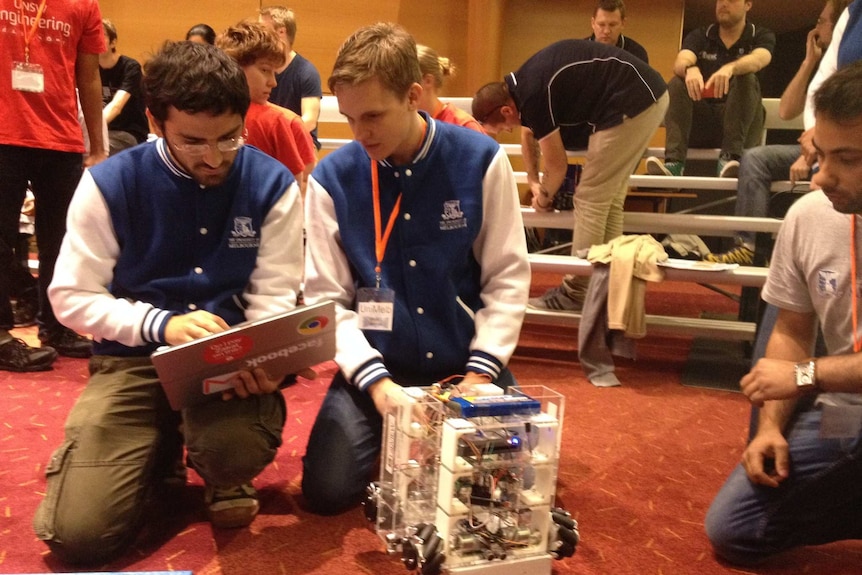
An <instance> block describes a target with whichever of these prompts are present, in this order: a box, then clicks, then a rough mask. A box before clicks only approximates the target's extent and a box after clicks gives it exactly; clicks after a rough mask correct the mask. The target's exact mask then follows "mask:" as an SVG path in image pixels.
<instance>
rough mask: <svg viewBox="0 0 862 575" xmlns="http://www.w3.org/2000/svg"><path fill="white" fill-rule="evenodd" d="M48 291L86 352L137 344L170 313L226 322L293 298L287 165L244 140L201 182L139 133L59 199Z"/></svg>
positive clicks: (160, 330)
mask: <svg viewBox="0 0 862 575" xmlns="http://www.w3.org/2000/svg"><path fill="white" fill-rule="evenodd" d="M67 227H68V229H67V233H66V237H65V238H64V240H63V246H62V248H61V251H60V256H59V258H58V260H57V267H56V270H55V273H54V279H53V281H52V283H51V287H50V291H49V294H50V299H51V303H52V305H53V306H54V309H55V311H56V313H57V316H58V318H59V319H60V321H61V322H62V323H63V324H64V325H66V326H68V327H70V328H72V329H74V330H75V331H78V332H80V333H90V334H92V335H93V338H94V341H95V344H94V353H96V354H103V355H120V356H143V355H149V354H150V353H151V352H152V351H153V350H154V349H155V348H156V347H158V346H159V345H162V344H164V330H165V325H166V323H167V321H168V319H170V317H172V316H173V315H176V314H183V313H188V312H190V311H194V310H206V311H209V312H211V313H213V314H216V315H218V316H220V317H221V318H222V319H224V320H225V321H226V322H227V323H228V324H229V325H232V324H236V323H239V322H241V321H244V320H246V319H257V318H260V317H265V316H268V315H272V314H274V313H277V312H281V311H285V310H289V309H292V308H293V307H294V305H295V304H296V293H297V291H298V289H299V285H300V280H301V274H302V209H301V203H300V199H299V191H298V188H297V186H296V184H295V182H294V179H293V176H292V175H291V174H290V172H289V171H288V170H287V169H286V168H285V167H284V166H282V165H281V164H280V163H279V162H277V161H276V160H273V159H272V158H270V157H269V156H267V155H266V154H264V153H262V152H260V151H259V150H257V149H255V148H253V147H251V146H245V147H243V148H241V149H240V150H239V151H238V152H237V155H236V158H235V160H234V163H233V165H232V167H231V169H230V172H229V173H228V175H227V178H226V179H225V181H224V182H223V183H222V184H221V185H218V186H211V187H202V186H201V185H199V184H198V183H196V182H195V181H194V180H193V179H192V178H191V176H189V175H188V174H187V173H185V172H184V171H183V170H182V169H181V168H180V167H179V166H178V165H177V164H176V163H175V162H174V161H173V160H172V158H171V157H170V156H169V154H168V153H167V149H166V146H165V142H164V140H161V139H160V140H157V141H155V142H152V143H147V144H142V145H140V146H137V147H135V148H132V149H130V150H127V151H125V152H123V153H122V154H118V155H117V156H114V157H111V158H109V159H108V160H106V161H105V162H103V163H101V164H99V165H97V166H95V167H93V168H91V169H89V170H88V171H86V172H85V173H84V176H83V177H82V179H81V182H80V184H79V185H78V189H77V190H76V192H75V196H74V198H73V199H72V203H71V205H70V207H69V214H68V223H67Z"/></svg>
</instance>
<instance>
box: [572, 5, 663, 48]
mask: <svg viewBox="0 0 862 575" xmlns="http://www.w3.org/2000/svg"><path fill="white" fill-rule="evenodd" d="M590 26H591V27H592V29H593V34H592V35H591V36H590V37H589V38H587V40H592V41H593V42H601V43H602V44H607V45H608V46H616V47H617V48H620V49H621V50H625V51H626V52H628V53H630V54H633V55H635V56H637V57H638V58H640V59H641V60H643V61H644V62H646V63H647V64H649V56H648V55H647V51H646V48H644V47H643V46H641V45H640V44H639V43H637V42H635V41H634V40H633V39H631V38H629V37H628V36H625V35H624V34H623V28H625V27H626V5H625V2H623V0H598V1H597V2H596V8H595V10H593V17H592V18H590Z"/></svg>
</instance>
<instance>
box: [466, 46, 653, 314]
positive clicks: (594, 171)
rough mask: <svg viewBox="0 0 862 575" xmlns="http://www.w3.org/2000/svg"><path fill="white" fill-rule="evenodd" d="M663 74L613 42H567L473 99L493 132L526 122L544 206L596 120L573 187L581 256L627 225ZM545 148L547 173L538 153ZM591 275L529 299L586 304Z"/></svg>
mask: <svg viewBox="0 0 862 575" xmlns="http://www.w3.org/2000/svg"><path fill="white" fill-rule="evenodd" d="M667 104H668V96H667V91H666V88H665V82H664V80H663V79H662V77H661V75H660V74H659V73H658V72H656V71H655V70H653V69H652V68H650V67H649V65H648V64H647V63H646V62H644V61H643V60H641V59H640V58H637V57H635V56H632V55H631V54H629V53H628V52H626V51H624V50H620V49H619V48H616V47H614V46H607V45H605V44H600V43H599V42H590V41H588V40H562V41H560V42H556V43H554V44H551V45H550V46H548V47H546V48H544V49H542V50H539V51H538V52H536V53H535V54H534V55H533V56H531V57H530V58H529V59H528V60H527V61H526V62H525V63H524V64H523V65H522V66H521V67H520V68H519V69H518V70H517V71H516V72H513V73H510V74H509V75H507V76H506V78H505V81H504V82H491V83H490V84H486V85H485V86H483V87H482V88H480V89H479V91H478V92H477V93H476V96H475V97H474V98H473V116H474V117H475V118H476V119H477V120H479V122H480V123H481V124H482V125H483V127H484V128H485V131H487V132H488V133H489V134H497V133H499V132H511V131H512V130H513V129H515V128H520V130H521V153H522V155H523V159H524V164H525V167H526V171H527V181H528V182H529V185H530V191H531V193H532V196H533V199H532V205H533V207H534V208H535V209H537V210H542V211H551V210H553V209H554V208H553V196H554V193H555V192H556V191H557V190H559V189H560V185H561V184H562V183H563V180H564V178H565V176H566V170H567V168H568V161H567V157H566V150H572V149H578V148H575V147H572V141H571V137H572V135H575V136H576V139H579V137H580V135H581V134H584V133H585V132H586V130H584V128H585V127H587V126H589V130H588V133H589V139H588V141H587V142H586V143H587V152H586V161H585V164H584V169H583V172H582V173H581V179H580V182H579V183H578V187H577V190H576V191H575V194H574V198H573V201H574V208H575V209H574V221H573V223H574V235H573V239H572V255H576V254H577V253H578V252H579V251H580V250H583V249H589V248H590V246H593V245H597V244H604V243H607V242H609V241H611V240H612V239H614V238H615V237H617V236H619V235H620V234H622V232H623V204H624V202H625V198H626V194H627V193H628V189H629V185H628V180H629V175H630V174H631V173H632V172H633V171H634V169H635V168H636V167H637V164H638V162H639V161H640V159H641V157H642V155H643V152H644V149H646V147H647V145H648V144H649V141H650V139H651V138H652V137H653V135H654V134H655V131H656V129H657V128H658V127H659V124H660V123H661V119H662V117H664V113H665V111H666V110H667ZM540 156H544V164H545V165H544V172H543V173H542V174H541V176H540V172H539V159H540ZM587 284H589V278H584V277H575V276H566V277H565V278H564V279H563V283H562V284H561V285H560V286H558V287H555V288H553V289H551V290H549V291H548V292H546V293H545V294H544V295H543V296H541V297H537V298H533V299H531V300H530V306H531V307H534V308H538V309H550V310H559V311H577V310H579V309H581V307H582V306H583V302H584V297H585V296H586V292H587Z"/></svg>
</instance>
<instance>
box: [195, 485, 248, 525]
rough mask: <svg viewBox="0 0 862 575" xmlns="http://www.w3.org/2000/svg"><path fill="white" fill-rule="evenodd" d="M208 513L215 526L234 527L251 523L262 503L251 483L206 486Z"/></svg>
mask: <svg viewBox="0 0 862 575" xmlns="http://www.w3.org/2000/svg"><path fill="white" fill-rule="evenodd" d="M204 497H205V501H206V506H207V514H208V515H209V519H210V523H212V524H213V527H218V528H219V529H233V528H235V527H245V526H246V525H249V524H250V523H251V522H252V521H253V520H254V518H255V516H257V512H258V510H259V509H260V504H259V503H258V501H257V491H255V489H254V487H252V486H251V483H243V484H242V485H238V486H236V487H211V486H209V485H207V486H206V494H205V496H204Z"/></svg>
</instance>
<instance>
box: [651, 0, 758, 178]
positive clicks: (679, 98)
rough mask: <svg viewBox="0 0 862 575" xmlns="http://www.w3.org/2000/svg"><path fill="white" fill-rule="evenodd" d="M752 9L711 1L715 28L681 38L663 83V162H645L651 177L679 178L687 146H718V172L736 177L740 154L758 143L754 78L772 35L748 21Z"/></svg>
mask: <svg viewBox="0 0 862 575" xmlns="http://www.w3.org/2000/svg"><path fill="white" fill-rule="evenodd" d="M751 4H752V3H751V0H716V3H715V17H716V20H717V23H715V24H710V25H709V26H707V27H705V28H698V29H696V30H694V31H692V32H690V33H689V34H687V35H686V37H685V38H684V39H683V41H682V50H680V52H679V54H678V55H677V57H676V61H675V62H674V64H673V73H674V76H673V78H671V80H670V82H668V92H669V93H670V107H669V108H668V111H667V117H666V118H665V128H666V135H667V139H666V142H665V152H664V156H665V160H664V162H662V161H661V160H660V159H658V158H656V157H650V158H647V162H646V165H647V171H648V172H649V173H650V174H653V175H658V176H660V175H665V176H681V175H682V174H683V171H684V168H685V157H686V155H687V154H688V147H689V145H692V146H694V147H704V148H711V147H715V146H716V145H717V144H718V143H719V141H720V146H721V155H720V156H719V161H718V171H717V173H718V175H719V176H721V177H729V178H735V177H736V175H737V173H738V171H739V158H740V157H741V156H742V150H743V149H744V148H751V147H754V146H757V145H759V144H760V140H761V137H762V134H763V121H764V112H763V106H762V105H761V96H760V82H759V81H758V79H757V76H756V73H757V72H759V71H760V70H762V69H763V68H765V67H766V66H767V65H768V64H769V62H770V61H772V51H773V50H774V49H775V34H773V33H772V31H770V30H768V29H767V28H763V27H760V26H755V25H754V24H753V23H751V22H749V21H748V19H747V18H746V14H747V13H748V11H749V10H751ZM693 125H696V126H697V131H695V132H694V133H692V129H691V128H692V126H693Z"/></svg>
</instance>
